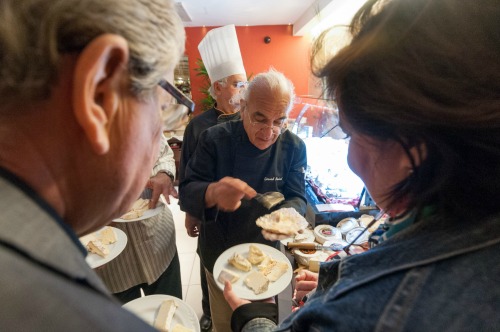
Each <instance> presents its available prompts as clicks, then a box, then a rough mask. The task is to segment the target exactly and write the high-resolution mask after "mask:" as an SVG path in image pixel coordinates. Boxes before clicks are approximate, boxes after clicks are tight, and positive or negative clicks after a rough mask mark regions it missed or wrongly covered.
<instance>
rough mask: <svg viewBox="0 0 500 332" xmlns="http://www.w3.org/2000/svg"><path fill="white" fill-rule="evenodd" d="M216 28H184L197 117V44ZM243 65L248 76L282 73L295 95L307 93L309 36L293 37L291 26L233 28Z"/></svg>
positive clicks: (200, 84)
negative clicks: (292, 86) (265, 40)
mask: <svg viewBox="0 0 500 332" xmlns="http://www.w3.org/2000/svg"><path fill="white" fill-rule="evenodd" d="M213 28H215V27H206V28H204V27H193V28H189V27H186V36H187V38H186V55H187V56H188V62H189V73H190V79H191V93H192V96H193V100H194V101H195V103H196V104H197V106H196V109H195V114H199V112H200V108H199V107H198V104H199V101H200V100H201V99H203V95H202V94H201V93H200V92H199V89H200V87H201V86H202V85H203V79H202V78H201V77H199V76H196V71H195V70H194V68H196V61H197V60H198V59H201V56H200V52H199V51H198V44H199V43H200V41H201V40H202V39H203V37H204V36H205V34H206V33H207V32H208V31H209V30H211V29H213ZM236 34H237V35H238V42H239V44H240V51H241V56H242V58H243V64H244V65H245V69H246V71H247V75H252V76H255V75H256V74H258V73H260V72H263V71H266V70H268V69H269V67H270V66H272V67H274V68H275V69H276V70H278V71H281V72H282V73H283V74H285V76H287V77H288V78H289V79H290V80H291V81H292V82H293V84H294V85H295V93H296V94H297V95H306V94H308V86H309V79H310V69H309V68H310V66H309V52H310V46H311V39H310V37H306V36H304V37H294V36H292V26H291V25H268V26H249V27H244V26H242V27H236ZM266 36H269V37H271V43H269V44H266V43H264V37H266Z"/></svg>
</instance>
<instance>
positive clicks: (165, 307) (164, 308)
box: [153, 300, 178, 332]
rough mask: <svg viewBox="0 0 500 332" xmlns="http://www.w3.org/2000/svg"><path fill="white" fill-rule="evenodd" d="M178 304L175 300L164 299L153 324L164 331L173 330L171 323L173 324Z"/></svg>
mask: <svg viewBox="0 0 500 332" xmlns="http://www.w3.org/2000/svg"><path fill="white" fill-rule="evenodd" d="M177 306H178V305H177V303H176V302H175V300H165V301H163V302H162V304H161V305H160V308H159V309H158V314H157V315H156V318H155V321H154V324H153V325H154V327H155V328H157V329H158V330H160V331H163V332H169V331H171V329H170V325H172V319H173V318H174V314H175V310H176V309H177Z"/></svg>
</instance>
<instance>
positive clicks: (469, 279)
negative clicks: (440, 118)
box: [243, 217, 500, 332]
mask: <svg viewBox="0 0 500 332" xmlns="http://www.w3.org/2000/svg"><path fill="white" fill-rule="evenodd" d="M499 262H500V218H499V217H497V218H490V219H488V220H468V221H464V220H461V221H459V222H454V221H450V220H442V219H439V218H438V217H429V218H427V219H426V220H420V221H419V222H417V223H415V224H413V225H412V226H410V227H408V228H407V229H405V230H403V231H401V232H400V233H398V234H396V235H394V236H393V237H391V238H390V239H388V240H387V241H385V242H383V243H382V244H381V245H379V246H377V247H375V248H373V249H371V250H369V251H367V252H365V253H363V254H360V255H356V256H350V257H347V258H345V259H343V260H342V261H340V262H328V263H323V264H322V265H321V269H320V274H319V282H318V286H317V289H316V292H315V293H314V294H313V295H312V296H311V297H310V298H309V299H308V300H307V302H306V304H305V305H304V306H303V307H302V308H300V309H299V310H298V311H296V312H294V313H293V314H291V315H290V316H289V317H287V318H286V319H285V320H284V321H283V322H282V323H281V325H280V326H278V327H275V326H274V327H273V324H272V323H271V321H270V320H264V319H262V318H260V319H259V320H250V321H248V322H247V324H246V325H245V326H244V328H243V331H269V330H272V329H273V328H274V329H275V330H276V331H384V332H385V331H500V315H499V314H498V313H499V312H500V264H499ZM256 326H258V327H257V328H256Z"/></svg>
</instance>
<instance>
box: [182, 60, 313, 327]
mask: <svg viewBox="0 0 500 332" xmlns="http://www.w3.org/2000/svg"><path fill="white" fill-rule="evenodd" d="M293 98H294V93H293V84H292V83H291V82H290V81H289V80H288V79H287V78H286V77H285V76H284V75H283V74H281V73H279V72H277V71H275V70H270V71H268V72H265V73H262V74H259V75H257V76H255V78H254V79H253V80H252V82H251V83H250V84H249V86H248V88H247V89H246V90H244V91H243V93H242V98H241V100H240V103H241V104H240V107H241V111H240V112H241V120H240V121H230V122H226V123H223V124H219V125H217V126H214V127H211V128H209V129H207V130H205V131H204V132H203V133H202V134H201V136H200V138H199V140H198V145H197V147H196V151H195V153H194V155H193V156H192V157H191V159H190V161H189V163H188V165H187V167H186V172H185V178H184V180H183V181H182V182H181V184H180V188H179V189H180V192H179V194H180V199H181V200H182V201H183V202H184V203H183V206H184V209H185V211H186V212H187V213H189V214H191V215H193V216H195V217H196V218H198V219H200V220H201V221H202V227H201V229H200V235H199V236H200V240H199V245H200V258H201V260H202V262H203V265H204V266H205V271H206V274H207V280H208V286H209V294H210V302H211V309H212V321H213V326H214V329H215V331H229V330H230V319H231V314H232V311H231V308H230V307H229V305H228V304H227V302H226V301H225V299H224V296H223V294H222V291H221V290H220V289H219V288H218V287H217V285H216V283H215V281H214V276H213V274H212V273H213V267H214V264H215V261H216V260H217V257H219V255H220V254H221V253H222V252H224V251H225V250H226V249H228V248H230V247H232V246H235V245H238V244H242V243H248V242H257V243H263V244H268V245H271V246H273V245H274V244H275V243H273V242H271V241H268V240H266V239H265V238H264V237H263V236H262V234H261V229H260V228H259V227H258V226H257V225H256V224H255V220H256V219H257V218H258V217H260V216H262V215H265V214H268V213H270V211H269V210H267V209H266V208H265V207H263V206H262V205H260V203H258V202H257V201H255V200H252V199H251V198H252V197H254V196H255V194H256V193H257V192H259V193H264V192H268V191H278V192H281V193H282V194H283V195H284V196H285V201H284V202H283V203H282V204H280V205H279V206H278V207H276V208H275V209H277V208H282V207H293V208H295V209H296V210H297V211H298V212H299V213H301V214H305V210H306V198H305V184H304V170H305V167H306V164H307V158H306V147H305V144H304V142H303V141H302V140H301V139H300V138H299V137H297V136H296V135H295V134H293V133H292V132H290V131H288V130H286V129H285V124H286V119H287V114H288V112H289V111H290V109H291V107H292V104H293ZM215 277H217V276H215Z"/></svg>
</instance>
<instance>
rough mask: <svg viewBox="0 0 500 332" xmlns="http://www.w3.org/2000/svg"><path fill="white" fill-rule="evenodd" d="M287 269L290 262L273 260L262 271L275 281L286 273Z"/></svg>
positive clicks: (270, 279)
mask: <svg viewBox="0 0 500 332" xmlns="http://www.w3.org/2000/svg"><path fill="white" fill-rule="evenodd" d="M287 270H288V264H287V263H286V262H280V261H276V260H273V261H272V262H270V263H269V264H268V265H267V266H266V267H265V268H264V269H262V270H261V272H262V274H263V275H264V276H265V277H266V278H267V279H269V281H271V282H274V281H276V280H278V279H279V278H280V277H281V276H282V275H283V274H285V272H286V271H287Z"/></svg>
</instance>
